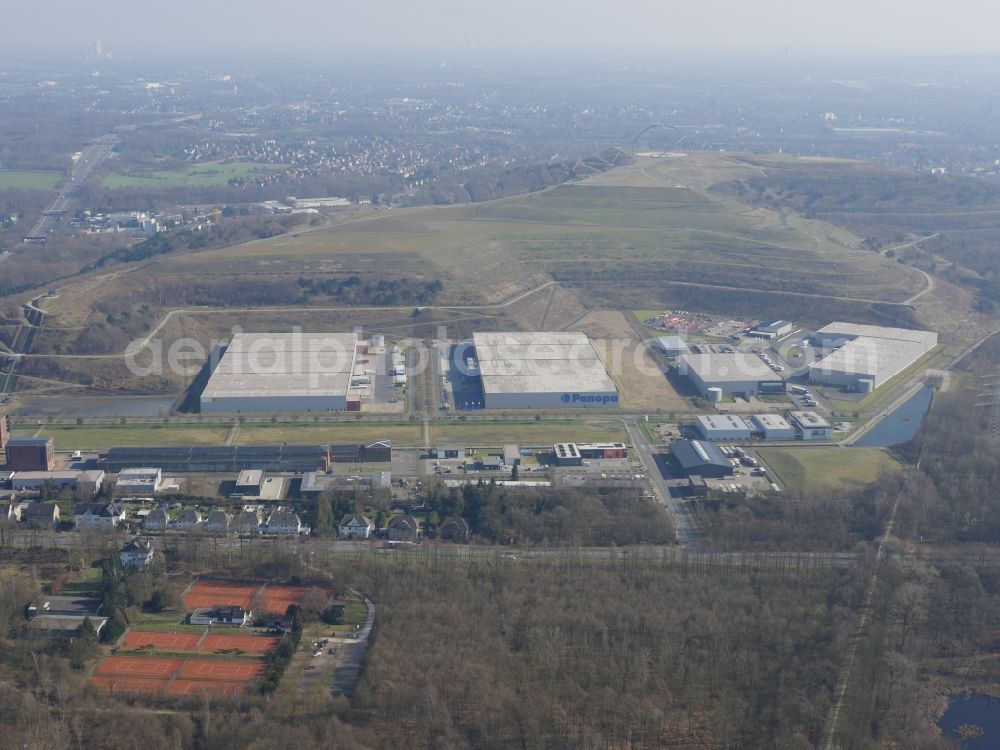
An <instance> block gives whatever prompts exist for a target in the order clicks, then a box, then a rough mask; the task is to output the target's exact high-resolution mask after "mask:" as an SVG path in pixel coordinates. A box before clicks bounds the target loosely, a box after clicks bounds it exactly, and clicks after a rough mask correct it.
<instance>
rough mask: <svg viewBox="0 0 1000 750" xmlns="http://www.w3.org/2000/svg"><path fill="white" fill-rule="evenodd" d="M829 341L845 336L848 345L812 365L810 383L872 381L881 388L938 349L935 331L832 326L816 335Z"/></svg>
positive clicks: (865, 326) (841, 324) (855, 325)
mask: <svg viewBox="0 0 1000 750" xmlns="http://www.w3.org/2000/svg"><path fill="white" fill-rule="evenodd" d="M816 333H817V335H819V336H821V337H822V338H824V339H826V340H828V341H829V340H835V339H836V338H837V337H839V336H843V337H844V339H845V340H846V343H844V344H843V346H841V347H840V348H839V349H836V350H835V351H833V352H831V353H830V354H828V355H827V356H826V357H824V358H823V359H821V360H819V361H818V362H816V363H814V364H812V365H810V367H809V379H810V380H814V381H820V382H832V383H837V384H842V385H843V384H847V385H850V384H851V383H849V382H847V381H848V380H850V379H852V378H870V379H871V380H872V381H873V384H874V385H875V386H876V387H878V386H880V385H882V384H883V383H885V382H886V381H887V380H889V379H891V378H892V377H894V376H895V375H898V374H899V373H900V372H902V371H903V370H905V369H906V368H907V367H909V366H910V365H912V364H913V363H914V362H916V361H917V360H918V359H920V358H921V357H922V356H923V355H924V354H926V353H927V352H929V351H930V350H931V349H933V348H934V347H935V346H937V334H936V333H934V332H933V331H915V330H910V329H906V328H885V327H882V326H872V325H859V324H855V323H831V324H830V325H828V326H825V327H824V328H821V329H819V331H817V332H816Z"/></svg>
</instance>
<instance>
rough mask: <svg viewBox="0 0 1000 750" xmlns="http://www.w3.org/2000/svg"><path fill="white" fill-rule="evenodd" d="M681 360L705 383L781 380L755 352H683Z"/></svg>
mask: <svg viewBox="0 0 1000 750" xmlns="http://www.w3.org/2000/svg"><path fill="white" fill-rule="evenodd" d="M681 360H682V361H683V362H684V363H685V364H686V365H687V367H688V368H689V369H690V370H691V371H692V372H694V373H695V374H697V375H698V377H699V378H701V380H702V381H703V382H706V383H712V382H715V383H739V382H743V381H746V380H781V379H782V378H781V376H780V375H779V374H778V373H776V372H774V371H773V370H772V369H771V368H770V367H769V366H768V365H767V364H766V363H765V362H764V360H762V359H761V358H760V357H758V356H757V355H756V354H750V353H744V352H730V353H725V352H701V353H700V354H693V353H689V354H685V355H683V356H682V357H681Z"/></svg>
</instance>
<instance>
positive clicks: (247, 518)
mask: <svg viewBox="0 0 1000 750" xmlns="http://www.w3.org/2000/svg"><path fill="white" fill-rule="evenodd" d="M260 521H261V518H260V512H259V511H256V510H242V511H240V512H239V513H237V514H236V517H235V518H234V519H233V523H232V526H231V528H232V529H233V530H234V531H235V532H236V533H237V534H259V533H260Z"/></svg>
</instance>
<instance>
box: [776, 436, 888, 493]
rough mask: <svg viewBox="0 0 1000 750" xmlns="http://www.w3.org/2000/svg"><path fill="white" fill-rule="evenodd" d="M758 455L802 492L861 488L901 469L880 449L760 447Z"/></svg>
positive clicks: (782, 477)
mask: <svg viewBox="0 0 1000 750" xmlns="http://www.w3.org/2000/svg"><path fill="white" fill-rule="evenodd" d="M758 453H759V454H760V457H761V458H762V459H763V460H764V463H765V464H767V466H768V468H769V469H771V470H772V471H773V472H774V473H775V474H776V475H777V476H778V479H780V480H781V482H782V484H784V485H785V486H786V487H788V488H789V489H792V490H799V491H802V492H818V491H825V490H833V489H838V488H839V489H844V488H850V487H859V486H863V485H865V484H869V483H871V482H874V481H875V480H876V479H877V478H878V477H879V476H880V475H882V474H884V473H886V472H890V471H892V472H894V471H898V470H899V464H898V463H897V462H896V461H895V460H894V459H893V458H892V456H890V455H889V454H888V453H886V452H885V451H884V450H882V449H880V448H837V447H833V446H830V447H823V448H804V447H803V448H761V449H760V450H759V451H758Z"/></svg>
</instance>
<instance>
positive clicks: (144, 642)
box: [121, 630, 281, 654]
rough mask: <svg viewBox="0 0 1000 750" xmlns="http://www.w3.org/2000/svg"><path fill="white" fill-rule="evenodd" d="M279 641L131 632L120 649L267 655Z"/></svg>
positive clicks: (245, 636)
mask: <svg viewBox="0 0 1000 750" xmlns="http://www.w3.org/2000/svg"><path fill="white" fill-rule="evenodd" d="M279 643H281V639H280V638H278V637H276V636H271V635H242V634H234V635H228V634H217V635H214V634H203V633H175V632H163V631H158V630H157V631H149V630H130V631H129V633H128V635H126V636H125V640H124V641H122V645H121V647H122V648H124V649H142V648H153V649H156V650H158V651H170V652H174V653H179V652H185V651H190V652H191V653H196V652H200V653H203V654H214V653H216V652H217V651H230V650H234V651H242V652H243V653H245V654H266V653H268V652H269V651H274V650H275V649H277V648H278V644H279Z"/></svg>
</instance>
